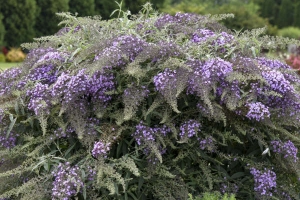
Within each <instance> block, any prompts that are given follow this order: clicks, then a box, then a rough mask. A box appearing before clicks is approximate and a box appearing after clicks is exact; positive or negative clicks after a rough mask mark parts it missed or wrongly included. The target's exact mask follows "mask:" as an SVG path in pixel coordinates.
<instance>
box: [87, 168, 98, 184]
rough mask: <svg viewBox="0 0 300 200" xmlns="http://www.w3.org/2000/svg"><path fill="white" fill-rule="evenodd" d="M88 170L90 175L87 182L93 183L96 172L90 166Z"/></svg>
mask: <svg viewBox="0 0 300 200" xmlns="http://www.w3.org/2000/svg"><path fill="white" fill-rule="evenodd" d="M87 170H88V171H87V174H88V176H87V180H88V181H93V180H95V176H96V170H95V169H93V168H92V167H90V166H88V168H87Z"/></svg>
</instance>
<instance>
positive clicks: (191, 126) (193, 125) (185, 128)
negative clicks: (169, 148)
mask: <svg viewBox="0 0 300 200" xmlns="http://www.w3.org/2000/svg"><path fill="white" fill-rule="evenodd" d="M200 126H201V125H200V123H199V122H198V121H196V120H192V119H190V120H188V121H186V122H184V123H183V124H182V125H181V126H180V133H179V136H180V138H183V137H188V138H191V137H193V136H195V135H196V134H197V132H198V131H199V128H200Z"/></svg>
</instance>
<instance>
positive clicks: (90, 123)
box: [86, 117, 100, 135]
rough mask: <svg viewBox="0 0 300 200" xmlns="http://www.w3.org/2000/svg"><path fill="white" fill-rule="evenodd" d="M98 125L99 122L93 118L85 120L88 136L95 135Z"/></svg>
mask: <svg viewBox="0 0 300 200" xmlns="http://www.w3.org/2000/svg"><path fill="white" fill-rule="evenodd" d="M99 125H100V120H99V119H98V118H95V117H90V118H88V119H87V123H86V131H87V134H88V135H97V134H98V131H96V128H97V127H98V126H99Z"/></svg>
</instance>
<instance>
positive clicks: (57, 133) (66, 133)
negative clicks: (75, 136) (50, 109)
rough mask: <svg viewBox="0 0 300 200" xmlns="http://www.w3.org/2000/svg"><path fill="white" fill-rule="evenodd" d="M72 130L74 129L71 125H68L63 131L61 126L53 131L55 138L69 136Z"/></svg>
mask: <svg viewBox="0 0 300 200" xmlns="http://www.w3.org/2000/svg"><path fill="white" fill-rule="evenodd" d="M74 132H75V130H74V129H73V128H72V127H70V126H68V127H67V128H66V130H65V131H63V129H62V128H58V129H57V130H55V131H54V132H53V133H54V135H55V136H56V137H57V138H69V137H70V135H71V134H72V133H74Z"/></svg>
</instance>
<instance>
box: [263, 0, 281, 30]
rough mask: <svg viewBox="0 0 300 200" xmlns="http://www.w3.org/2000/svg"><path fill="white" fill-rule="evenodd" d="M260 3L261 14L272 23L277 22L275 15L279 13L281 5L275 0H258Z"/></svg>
mask: <svg viewBox="0 0 300 200" xmlns="http://www.w3.org/2000/svg"><path fill="white" fill-rule="evenodd" d="M258 3H259V5H260V16H261V17H263V18H267V19H268V20H269V22H270V23H271V24H273V25H274V24H275V16H276V15H277V14H278V9H279V5H278V4H276V3H275V2H274V0H261V1H258Z"/></svg>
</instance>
